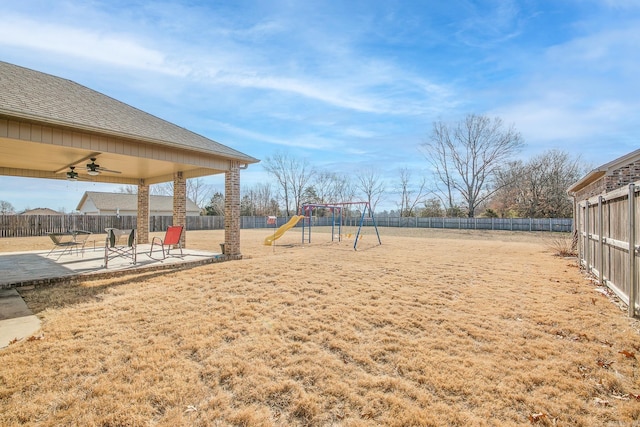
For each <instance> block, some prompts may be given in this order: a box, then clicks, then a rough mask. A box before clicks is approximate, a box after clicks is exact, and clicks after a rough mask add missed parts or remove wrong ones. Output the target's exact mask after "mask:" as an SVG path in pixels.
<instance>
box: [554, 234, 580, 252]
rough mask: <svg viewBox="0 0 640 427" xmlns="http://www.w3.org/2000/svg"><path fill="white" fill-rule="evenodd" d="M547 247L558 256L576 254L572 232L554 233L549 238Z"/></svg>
mask: <svg viewBox="0 0 640 427" xmlns="http://www.w3.org/2000/svg"><path fill="white" fill-rule="evenodd" d="M547 248H548V249H549V250H550V251H551V252H553V254H554V255H556V256H563V257H564V256H566V257H568V256H576V255H577V252H576V249H575V245H574V244H573V236H572V235H571V234H570V233H553V234H552V236H551V237H549V238H548V239H547Z"/></svg>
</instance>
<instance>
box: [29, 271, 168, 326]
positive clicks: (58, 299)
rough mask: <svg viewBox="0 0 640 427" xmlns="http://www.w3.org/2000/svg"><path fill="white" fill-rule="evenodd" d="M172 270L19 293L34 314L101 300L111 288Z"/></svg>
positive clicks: (160, 275)
mask: <svg viewBox="0 0 640 427" xmlns="http://www.w3.org/2000/svg"><path fill="white" fill-rule="evenodd" d="M170 273H171V272H170V271H152V272H146V273H131V274H127V275H124V273H123V275H122V276H118V277H112V278H109V279H96V280H91V281H88V280H87V281H72V282H64V283H58V284H55V285H51V286H42V287H37V288H35V289H29V290H20V291H19V293H20V295H21V296H22V298H23V299H24V301H25V303H26V304H27V306H28V307H29V309H30V310H31V311H32V312H33V314H36V315H37V314H38V313H41V312H43V311H45V310H47V309H60V308H65V307H68V306H73V305H77V304H83V303H87V302H93V301H98V300H100V296H101V295H103V294H104V293H105V292H107V291H108V290H110V289H114V288H117V287H119V286H123V285H129V284H132V283H139V282H143V281H148V280H153V279H154V278H159V277H162V276H166V275H167V274H170Z"/></svg>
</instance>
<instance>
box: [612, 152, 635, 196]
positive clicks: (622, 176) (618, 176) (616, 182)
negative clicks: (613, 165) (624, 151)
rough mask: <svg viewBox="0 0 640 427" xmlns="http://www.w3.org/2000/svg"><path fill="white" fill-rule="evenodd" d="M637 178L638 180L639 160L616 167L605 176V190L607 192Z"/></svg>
mask: <svg viewBox="0 0 640 427" xmlns="http://www.w3.org/2000/svg"><path fill="white" fill-rule="evenodd" d="M638 180H640V160H638V161H636V162H633V163H630V164H628V165H627V166H624V167H622V168H620V169H616V170H614V171H613V173H611V175H609V176H606V177H605V191H606V192H609V191H612V190H615V189H617V188H620V187H625V186H627V185H629V184H631V183H632V182H636V181H638Z"/></svg>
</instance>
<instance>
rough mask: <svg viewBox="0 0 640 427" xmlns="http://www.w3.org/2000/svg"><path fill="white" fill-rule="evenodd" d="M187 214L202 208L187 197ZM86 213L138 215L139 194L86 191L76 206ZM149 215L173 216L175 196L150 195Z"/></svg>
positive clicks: (192, 213)
mask: <svg viewBox="0 0 640 427" xmlns="http://www.w3.org/2000/svg"><path fill="white" fill-rule="evenodd" d="M186 208H187V216H198V215H200V208H199V207H198V205H196V204H195V203H194V202H193V201H192V200H191V199H189V198H187V206H186ZM76 209H77V210H78V211H79V212H81V213H82V214H85V215H137V214H138V196H137V195H136V194H128V193H103V192H98V191H86V192H85V193H84V195H83V196H82V199H80V203H78V207H77V208H76ZM149 215H151V216H172V215H173V197H171V196H155V195H151V196H149Z"/></svg>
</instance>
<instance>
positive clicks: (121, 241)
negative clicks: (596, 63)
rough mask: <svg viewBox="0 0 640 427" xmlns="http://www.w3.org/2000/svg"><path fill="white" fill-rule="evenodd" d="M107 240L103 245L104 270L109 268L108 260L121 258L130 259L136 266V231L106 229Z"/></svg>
mask: <svg viewBox="0 0 640 427" xmlns="http://www.w3.org/2000/svg"><path fill="white" fill-rule="evenodd" d="M106 231H107V240H106V242H105V244H104V268H107V267H108V266H109V260H112V259H114V258H118V257H123V258H130V259H131V263H132V264H134V265H135V264H136V230H135V228H134V229H131V230H120V229H118V228H107V229H106Z"/></svg>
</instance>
